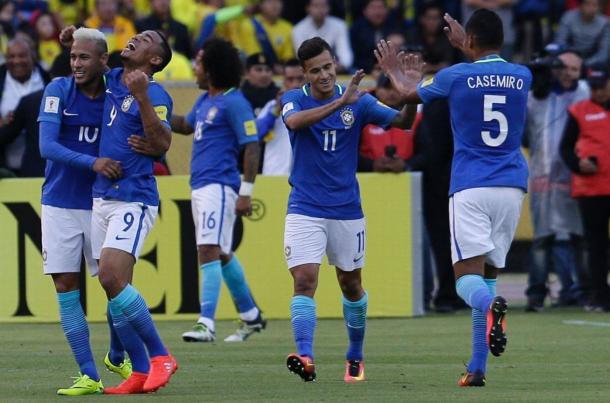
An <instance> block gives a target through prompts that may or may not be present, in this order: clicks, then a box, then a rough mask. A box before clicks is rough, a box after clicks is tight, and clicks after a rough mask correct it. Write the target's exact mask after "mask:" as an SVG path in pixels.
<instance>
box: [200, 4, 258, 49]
mask: <svg viewBox="0 0 610 403" xmlns="http://www.w3.org/2000/svg"><path fill="white" fill-rule="evenodd" d="M223 1H224V0H223ZM217 3H218V4H217V6H220V4H221V2H217ZM222 4H224V3H222ZM257 12H258V4H250V5H236V6H232V7H222V8H218V9H210V10H209V12H208V14H207V15H206V16H205V18H204V19H203V20H202V22H201V26H200V29H199V30H198V32H197V33H196V34H195V49H201V46H202V45H203V42H205V40H206V39H208V38H209V37H210V36H211V35H212V34H216V35H218V36H221V37H223V38H225V39H227V40H229V41H231V42H233V43H237V44H239V43H240V39H239V26H240V25H241V23H242V21H243V19H244V18H245V17H247V16H250V17H251V16H253V15H254V14H256V13H257Z"/></svg>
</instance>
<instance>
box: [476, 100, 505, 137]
mask: <svg viewBox="0 0 610 403" xmlns="http://www.w3.org/2000/svg"><path fill="white" fill-rule="evenodd" d="M494 104H501V105H505V104H506V96H504V95H485V99H484V101H483V121H485V122H491V121H492V120H497V121H498V125H499V126H500V134H498V137H496V138H493V137H491V132H490V131H488V130H484V131H482V132H481V137H482V138H483V142H484V143H485V144H487V145H488V146H490V147H498V146H500V145H502V143H504V142H505V141H506V137H507V136H508V120H507V119H506V116H505V115H504V114H503V113H502V112H500V111H494V110H493V107H494Z"/></svg>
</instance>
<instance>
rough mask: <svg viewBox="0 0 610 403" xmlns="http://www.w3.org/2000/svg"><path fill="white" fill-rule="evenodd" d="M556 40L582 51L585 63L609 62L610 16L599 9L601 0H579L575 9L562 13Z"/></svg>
mask: <svg viewBox="0 0 610 403" xmlns="http://www.w3.org/2000/svg"><path fill="white" fill-rule="evenodd" d="M555 42H557V43H558V44H560V45H564V46H566V47H569V48H571V49H574V50H576V51H578V52H580V53H581V55H582V57H583V58H584V60H585V65H587V66H589V65H591V64H594V63H608V62H609V61H610V18H608V17H607V16H605V15H603V14H602V13H601V11H600V0H579V7H578V9H576V10H571V11H567V12H566V13H564V15H563V17H562V18H561V22H560V24H559V29H558V30H557V34H556V35H555Z"/></svg>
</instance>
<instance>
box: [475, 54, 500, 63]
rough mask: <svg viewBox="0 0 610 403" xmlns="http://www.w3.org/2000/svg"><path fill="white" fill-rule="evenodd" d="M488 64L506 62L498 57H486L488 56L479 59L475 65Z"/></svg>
mask: <svg viewBox="0 0 610 403" xmlns="http://www.w3.org/2000/svg"><path fill="white" fill-rule="evenodd" d="M490 62H504V63H506V60H504V59H502V58H501V57H500V55H488V56H483V57H481V58H480V59H478V60H477V61H476V62H475V63H490Z"/></svg>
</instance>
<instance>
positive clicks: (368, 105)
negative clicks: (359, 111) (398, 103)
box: [359, 94, 398, 129]
mask: <svg viewBox="0 0 610 403" xmlns="http://www.w3.org/2000/svg"><path fill="white" fill-rule="evenodd" d="M359 102H362V103H363V104H364V114H365V117H364V119H365V120H364V121H365V125H368V124H373V125H375V126H379V127H381V128H383V129H387V128H388V126H389V125H390V123H391V122H392V119H394V118H395V117H396V115H398V111H397V110H396V109H392V108H390V107H389V106H387V105H385V104H383V103H382V102H381V101H378V100H377V99H376V98H375V97H374V96H372V95H370V94H365V95H364V96H363V97H362V98H360V101H359Z"/></svg>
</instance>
